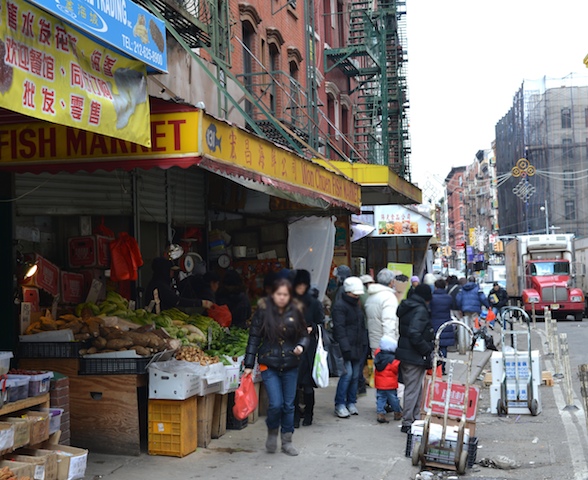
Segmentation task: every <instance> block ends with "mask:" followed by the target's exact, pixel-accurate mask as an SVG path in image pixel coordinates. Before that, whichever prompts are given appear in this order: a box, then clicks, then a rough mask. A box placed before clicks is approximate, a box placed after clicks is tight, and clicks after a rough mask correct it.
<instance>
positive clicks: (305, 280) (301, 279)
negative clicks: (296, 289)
mask: <svg viewBox="0 0 588 480" xmlns="http://www.w3.org/2000/svg"><path fill="white" fill-rule="evenodd" d="M302 284H304V285H306V286H308V287H310V272H309V271H308V270H296V276H295V277H294V283H293V285H294V286H296V285H302Z"/></svg>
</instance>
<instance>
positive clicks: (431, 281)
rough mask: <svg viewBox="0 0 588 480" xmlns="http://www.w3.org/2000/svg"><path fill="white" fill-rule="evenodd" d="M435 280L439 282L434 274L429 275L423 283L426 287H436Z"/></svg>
mask: <svg viewBox="0 0 588 480" xmlns="http://www.w3.org/2000/svg"><path fill="white" fill-rule="evenodd" d="M435 280H437V279H436V278H435V275H433V274H432V273H427V274H426V275H425V278H423V283H424V284H425V285H435Z"/></svg>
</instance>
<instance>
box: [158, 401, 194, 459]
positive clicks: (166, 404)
mask: <svg viewBox="0 0 588 480" xmlns="http://www.w3.org/2000/svg"><path fill="white" fill-rule="evenodd" d="M196 411H197V402H196V397H190V398H187V399H186V400H149V407H148V425H149V427H148V428H149V434H148V437H149V455H168V456H172V457H184V456H186V455H188V454H190V453H192V452H194V451H196V446H197V445H196V444H197V438H198V435H197V428H198V427H197V422H196Z"/></svg>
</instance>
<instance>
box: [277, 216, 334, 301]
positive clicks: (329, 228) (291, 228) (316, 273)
mask: <svg viewBox="0 0 588 480" xmlns="http://www.w3.org/2000/svg"><path fill="white" fill-rule="evenodd" d="M334 250H335V217H303V218H299V219H296V220H293V221H292V222H290V224H289V225H288V256H289V257H290V262H291V263H292V268H294V269H303V270H308V271H309V272H310V278H311V280H310V281H311V282H312V284H313V285H314V286H316V287H317V288H318V291H319V298H320V299H321V300H322V299H323V296H324V294H325V291H326V290H327V284H328V282H329V274H330V271H331V264H332V262H333V252H334Z"/></svg>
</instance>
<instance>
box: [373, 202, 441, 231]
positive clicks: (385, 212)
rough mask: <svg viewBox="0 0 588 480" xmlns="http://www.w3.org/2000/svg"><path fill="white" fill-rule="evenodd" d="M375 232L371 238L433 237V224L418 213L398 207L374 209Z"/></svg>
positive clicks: (378, 207)
mask: <svg viewBox="0 0 588 480" xmlns="http://www.w3.org/2000/svg"><path fill="white" fill-rule="evenodd" d="M374 218H375V222H376V225H375V226H376V230H375V231H374V233H373V234H372V236H373V237H389V236H393V235H419V236H433V233H434V223H433V221H432V220H430V219H428V218H426V217H424V216H423V215H421V214H420V213H418V212H415V211H413V210H409V209H408V208H405V207H402V206H400V205H385V206H377V207H374Z"/></svg>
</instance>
